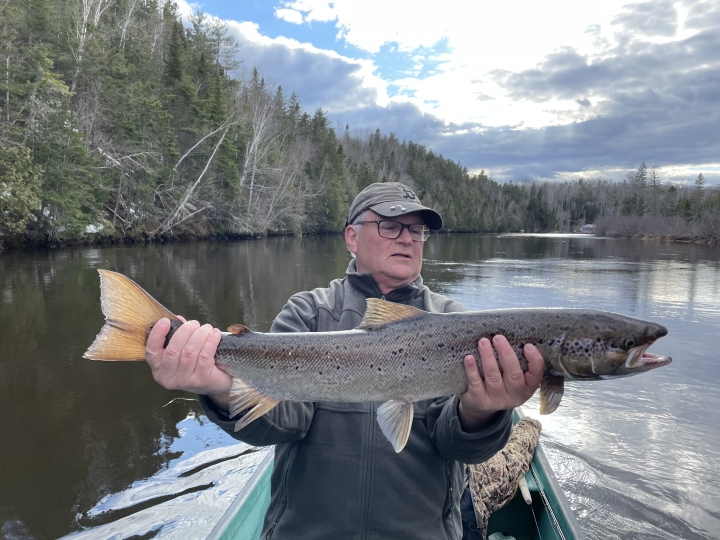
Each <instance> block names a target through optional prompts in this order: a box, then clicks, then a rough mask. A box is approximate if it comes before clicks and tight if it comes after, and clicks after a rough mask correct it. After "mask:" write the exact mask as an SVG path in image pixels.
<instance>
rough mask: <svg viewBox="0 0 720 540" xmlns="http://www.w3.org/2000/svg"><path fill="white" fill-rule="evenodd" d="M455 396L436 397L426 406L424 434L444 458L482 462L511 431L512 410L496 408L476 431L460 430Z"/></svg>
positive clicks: (457, 400)
mask: <svg viewBox="0 0 720 540" xmlns="http://www.w3.org/2000/svg"><path fill="white" fill-rule="evenodd" d="M459 403H460V399H459V398H458V397H457V396H452V397H445V398H440V399H436V400H434V401H433V403H432V404H431V405H430V406H429V407H428V410H427V420H426V421H427V430H428V435H429V436H430V438H431V439H432V440H433V442H434V443H435V445H436V446H437V448H438V451H439V452H440V454H441V455H442V456H443V457H444V458H445V459H455V460H457V461H460V462H462V463H482V462H483V461H485V460H487V459H489V458H491V457H492V456H493V455H494V454H495V453H496V452H498V451H499V450H501V449H502V448H503V446H505V443H506V442H507V441H508V438H509V437H510V433H511V431H512V411H498V412H497V413H495V415H494V416H493V417H492V418H491V420H490V423H489V424H488V425H487V426H486V427H485V428H483V429H481V430H479V431H473V432H471V433H468V432H466V431H463V429H462V426H461V425H460V418H459V417H458V404H459Z"/></svg>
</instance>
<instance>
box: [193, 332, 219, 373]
mask: <svg viewBox="0 0 720 540" xmlns="http://www.w3.org/2000/svg"><path fill="white" fill-rule="evenodd" d="M221 337H222V334H221V333H220V330H218V329H217V328H212V329H211V330H210V334H209V335H208V337H207V340H206V341H205V345H203V348H202V350H201V351H200V356H199V358H198V369H202V370H210V369H212V368H213V367H215V353H216V352H217V348H218V345H220V338H221Z"/></svg>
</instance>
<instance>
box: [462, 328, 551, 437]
mask: <svg viewBox="0 0 720 540" xmlns="http://www.w3.org/2000/svg"><path fill="white" fill-rule="evenodd" d="M493 346H494V347H495V350H496V351H497V357H498V359H497V360H496V359H495V353H494V352H493ZM478 351H479V353H480V362H481V364H482V368H483V373H484V375H485V377H484V380H483V377H482V376H480V370H479V369H478V366H477V363H476V361H475V357H474V356H473V355H471V354H468V355H467V356H466V357H465V360H464V362H465V374H466V375H467V380H468V389H467V391H465V392H463V393H462V394H460V406H459V408H458V415H459V417H460V424H461V425H462V428H463V430H464V431H475V430H478V429H481V428H482V427H484V425H485V424H486V423H487V421H488V420H489V418H490V417H491V416H492V415H493V414H495V413H496V412H498V411H504V410H508V409H513V408H515V407H519V406H520V405H522V404H523V403H525V402H526V401H527V400H528V399H530V397H531V396H532V395H533V394H534V393H535V390H537V389H538V387H539V386H540V383H541V382H542V379H543V375H544V373H545V361H544V360H543V357H542V355H541V354H540V351H538V350H537V348H536V347H534V346H533V345H531V344H529V343H528V344H526V345H525V348H524V349H523V353H524V355H525V358H526V359H527V361H528V370H527V371H526V372H524V373H523V370H522V368H521V367H520V362H519V361H518V357H517V355H516V354H515V351H513V348H512V347H511V346H510V343H508V340H507V339H505V337H504V336H501V335H497V336H495V337H494V338H493V342H492V344H490V340H489V339H487V338H482V339H481V340H480V341H479V342H478ZM498 364H499V365H498ZM501 368H502V371H501Z"/></svg>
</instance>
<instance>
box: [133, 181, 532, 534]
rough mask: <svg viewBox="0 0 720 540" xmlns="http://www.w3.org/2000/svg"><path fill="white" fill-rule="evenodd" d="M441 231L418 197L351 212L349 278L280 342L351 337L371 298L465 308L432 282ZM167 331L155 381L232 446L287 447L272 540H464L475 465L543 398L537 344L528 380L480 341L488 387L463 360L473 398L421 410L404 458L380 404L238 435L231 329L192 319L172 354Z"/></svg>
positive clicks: (396, 188)
mask: <svg viewBox="0 0 720 540" xmlns="http://www.w3.org/2000/svg"><path fill="white" fill-rule="evenodd" d="M441 227H442V218H441V217H440V215H439V214H438V213H437V212H435V211H434V210H431V209H430V208H427V207H425V206H423V205H421V204H420V202H419V200H418V199H417V197H416V195H415V193H414V192H413V191H412V190H411V189H410V188H409V187H407V186H405V185H403V184H399V183H394V182H392V183H381V184H372V185H371V186H368V187H367V188H366V189H364V190H363V191H362V192H361V193H360V194H359V195H358V196H357V197H356V198H355V200H354V201H353V203H352V205H351V207H350V211H349V213H348V218H347V223H346V227H345V241H346V243H347V247H348V249H349V250H350V252H351V254H352V255H353V260H352V261H351V262H350V265H349V266H348V270H347V276H346V277H345V278H344V279H341V280H334V281H333V282H331V283H330V284H329V286H328V287H326V288H319V289H315V290H313V291H307V292H301V293H298V294H295V295H293V296H292V297H291V298H290V300H289V301H288V303H287V304H286V305H285V307H283V309H282V311H281V312H280V314H279V315H278V316H277V318H276V319H275V321H274V322H273V325H272V328H271V331H272V332H318V331H337V330H350V329H352V328H355V327H357V326H358V325H359V324H360V321H361V320H362V317H363V315H364V313H365V305H366V299H367V298H383V299H386V300H389V301H392V302H399V303H402V304H407V305H411V306H413V307H416V308H420V309H424V310H426V311H432V312H439V313H448V312H452V311H462V310H464V308H463V307H462V306H461V305H460V304H458V303H457V302H455V301H453V300H451V299H449V298H446V297H444V296H441V295H439V294H436V293H433V292H431V291H430V290H429V289H428V288H427V287H426V286H425V285H423V283H422V278H421V277H420V269H421V267H422V252H423V245H424V242H425V241H426V240H427V238H428V235H429V233H430V230H438V229H440V228H441ZM168 329H169V323H168V321H167V320H163V321H162V322H160V323H158V324H157V325H156V326H155V328H154V329H153V330H152V332H151V333H150V336H149V338H148V342H147V351H146V358H147V361H148V363H149V364H150V366H151V368H152V371H153V376H154V378H155V380H156V381H157V382H158V383H160V384H161V385H163V386H164V387H166V388H169V389H183V390H189V391H192V392H197V393H198V394H201V396H200V401H201V403H202V405H203V407H204V408H205V411H206V413H207V415H208V417H209V418H210V419H211V420H212V421H213V422H215V423H217V424H218V425H219V426H220V427H222V428H223V429H224V430H225V431H227V432H228V433H230V434H232V435H233V436H234V437H236V438H238V439H240V440H243V441H245V442H247V443H249V444H253V445H271V444H274V445H276V447H275V467H274V470H273V474H272V496H271V501H270V506H269V508H268V511H267V514H266V516H265V523H264V527H263V536H262V538H264V539H270V538H272V539H273V540H285V539H293V540H303V539H313V540H320V539H327V540H336V539H351V538H352V539H367V540H370V539H373V540H375V539H377V540H379V539H387V540H396V539H405V538H413V539H428V540H430V539H432V540H438V539H440V538H451V539H460V538H461V537H462V526H461V521H460V507H459V502H460V494H461V490H462V487H463V482H464V478H463V463H478V462H482V461H484V460H486V459H488V458H489V457H491V456H492V455H493V454H494V453H495V452H497V451H498V450H499V449H500V448H502V447H503V445H504V444H505V442H506V441H507V439H508V436H509V434H510V430H511V409H512V408H514V407H517V406H519V405H521V404H522V403H524V402H525V401H526V400H527V399H528V398H529V397H530V396H531V395H532V394H533V393H534V392H535V390H536V389H537V388H538V386H539V385H540V382H541V379H542V375H543V371H544V362H543V359H542V356H541V355H540V353H539V352H538V351H537V349H535V348H534V347H532V345H526V347H525V350H524V354H525V356H526V358H527V359H528V365H529V370H528V371H527V372H526V373H523V371H522V370H521V368H520V364H519V362H518V359H517V357H516V356H515V353H514V352H513V350H512V348H511V347H510V345H509V344H508V342H507V340H506V339H505V338H504V337H502V336H496V337H495V338H494V340H493V343H492V344H491V343H490V342H489V341H488V340H487V339H481V340H480V341H479V343H478V352H479V357H480V359H481V362H482V366H483V370H484V373H485V379H484V380H483V379H482V378H481V377H480V373H479V371H478V368H477V364H476V360H475V357H474V356H472V355H468V356H466V357H465V358H464V359H461V358H458V362H460V361H464V365H465V371H466V373H467V378H468V390H467V391H466V392H464V393H463V394H460V395H459V396H445V397H441V398H438V399H432V400H426V401H421V402H418V403H415V404H414V417H413V425H412V430H411V433H410V438H409V440H408V442H407V445H406V446H405V449H404V450H403V451H402V452H400V453H396V452H395V451H394V449H393V447H392V445H391V444H390V442H389V441H388V440H387V439H386V438H385V437H384V436H383V434H382V433H381V431H380V428H379V426H378V424H377V422H376V421H375V416H376V412H377V407H378V405H379V404H378V403H360V404H358V403H340V402H338V403H327V402H318V403H296V402H281V403H280V404H279V405H278V406H277V407H275V408H274V409H273V410H271V411H270V412H268V413H267V414H265V415H264V416H262V417H261V418H259V419H258V420H256V421H254V422H253V423H251V424H250V425H248V426H247V427H245V428H243V429H242V430H240V431H238V432H234V431H233V429H234V425H235V422H236V421H237V419H238V417H239V416H240V415H238V416H237V417H233V418H230V417H229V415H228V404H229V402H230V400H231V398H230V395H229V390H230V387H231V378H230V376H229V375H227V374H226V373H224V372H223V371H221V370H219V369H218V368H216V367H215V364H214V361H213V357H214V355H215V350H216V348H217V345H218V343H219V341H220V332H219V331H218V330H217V329H213V328H211V327H210V326H209V325H205V326H200V325H199V324H198V323H197V322H195V321H190V322H189V323H187V324H184V325H183V326H182V327H181V328H180V329H179V330H178V331H177V332H176V333H175V335H174V336H173V337H172V339H171V340H170V342H169V344H168V346H167V348H166V349H163V343H164V338H165V335H166V334H167V331H168ZM493 347H494V350H495V351H496V352H497V357H498V361H499V364H500V366H502V372H501V370H500V368H499V366H498V361H496V358H495V352H494V351H493ZM240 414H242V413H240Z"/></svg>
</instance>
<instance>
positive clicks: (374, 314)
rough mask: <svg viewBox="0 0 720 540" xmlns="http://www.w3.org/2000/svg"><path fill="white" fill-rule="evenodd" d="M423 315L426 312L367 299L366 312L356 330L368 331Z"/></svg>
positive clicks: (384, 301) (377, 299) (376, 299)
mask: <svg viewBox="0 0 720 540" xmlns="http://www.w3.org/2000/svg"><path fill="white" fill-rule="evenodd" d="M425 314H427V312H426V311H423V310H422V309H417V308H414V307H412V306H406V305H404V304H396V303H395V302H388V301H387V300H380V299H379V298H368V299H367V311H365V317H363V320H362V322H361V323H360V326H358V328H359V329H360V330H370V329H372V328H375V327H377V326H382V325H384V324H390V323H394V322H398V321H402V320H405V319H411V318H413V317H419V316H421V315H425Z"/></svg>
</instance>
